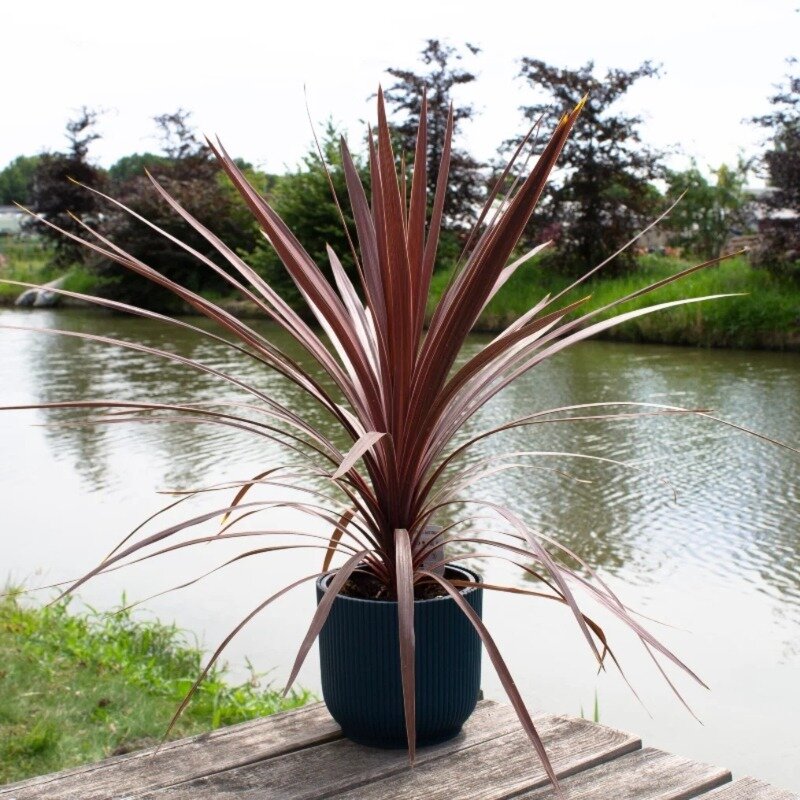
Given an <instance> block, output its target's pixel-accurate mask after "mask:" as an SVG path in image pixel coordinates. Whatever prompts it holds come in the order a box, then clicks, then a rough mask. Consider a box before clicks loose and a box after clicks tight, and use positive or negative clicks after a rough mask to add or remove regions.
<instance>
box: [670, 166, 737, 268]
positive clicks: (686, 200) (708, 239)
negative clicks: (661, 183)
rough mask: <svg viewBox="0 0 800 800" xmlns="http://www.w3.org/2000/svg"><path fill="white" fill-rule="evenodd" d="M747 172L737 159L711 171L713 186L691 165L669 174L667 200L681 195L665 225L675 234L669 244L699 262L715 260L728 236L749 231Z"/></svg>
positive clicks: (675, 198)
mask: <svg viewBox="0 0 800 800" xmlns="http://www.w3.org/2000/svg"><path fill="white" fill-rule="evenodd" d="M748 171H749V165H748V164H747V163H746V162H744V161H742V160H741V159H740V160H739V162H738V164H737V165H736V166H734V167H729V166H728V165H727V164H722V165H721V166H720V167H718V168H717V169H714V170H711V174H712V175H713V176H714V178H715V182H714V183H711V182H710V181H709V180H708V179H707V178H706V176H705V175H703V173H702V172H701V171H700V170H699V169H698V168H697V164H695V163H694V162H693V163H692V166H691V167H690V168H689V169H687V170H685V171H683V172H669V173H668V175H667V185H668V189H667V198H668V199H669V200H670V201H672V200H677V198H678V197H679V196H680V195H681V194H684V192H685V194H684V196H683V199H682V200H681V201H680V203H678V205H677V206H676V207H675V209H674V210H673V211H672V212H671V213H670V215H669V222H668V223H667V224H668V226H669V227H670V229H671V230H674V231H675V234H674V236H673V237H672V239H671V244H673V245H676V246H679V247H683V248H685V249H686V250H688V251H690V252H691V253H693V254H694V255H696V256H699V257H700V258H704V259H708V258H717V257H718V256H719V255H721V254H722V251H723V248H724V247H725V244H726V242H727V241H728V239H730V237H731V236H732V235H734V234H742V233H745V232H746V231H747V230H748V227H749V220H748V218H747V213H746V207H747V203H748V200H749V197H750V196H749V194H748V193H747V192H746V191H745V182H746V180H747V173H748Z"/></svg>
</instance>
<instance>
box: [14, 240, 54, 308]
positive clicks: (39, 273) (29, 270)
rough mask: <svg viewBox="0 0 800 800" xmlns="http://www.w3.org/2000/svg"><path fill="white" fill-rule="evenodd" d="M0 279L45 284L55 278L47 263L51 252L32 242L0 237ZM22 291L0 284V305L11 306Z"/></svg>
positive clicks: (16, 287) (15, 287)
mask: <svg viewBox="0 0 800 800" xmlns="http://www.w3.org/2000/svg"><path fill="white" fill-rule="evenodd" d="M0 256H1V257H2V258H0V278H4V279H6V280H12V281H24V282H26V283H46V282H47V281H51V280H53V279H54V278H55V277H57V274H58V273H57V272H55V271H54V270H53V269H52V268H51V267H50V266H49V262H50V259H51V257H52V254H51V252H50V251H49V250H48V249H47V248H46V247H45V246H43V245H41V244H40V243H39V242H36V241H34V240H20V239H16V238H14V237H10V236H2V237H0ZM21 291H22V289H20V288H19V287H18V286H9V285H8V284H4V283H0V305H3V306H10V305H13V303H14V300H16V299H17V296H18V295H19V294H20V292H21Z"/></svg>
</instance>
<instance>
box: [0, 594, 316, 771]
mask: <svg viewBox="0 0 800 800" xmlns="http://www.w3.org/2000/svg"><path fill="white" fill-rule="evenodd" d="M202 662H203V654H202V653H201V651H200V650H199V649H198V648H197V647H195V646H193V645H192V644H191V643H190V642H189V641H188V639H187V637H186V635H185V634H184V633H183V632H181V631H180V630H178V629H177V628H175V627H174V626H171V625H164V624H162V623H160V622H154V621H149V620H143V619H140V618H138V617H134V616H132V614H131V613H130V611H125V612H122V613H117V614H99V613H95V612H92V611H86V612H82V613H72V612H70V610H69V607H68V604H67V603H59V604H57V605H53V606H49V607H39V606H30V605H27V604H23V603H21V602H20V601H19V599H18V597H16V596H14V595H13V594H10V595H7V596H5V597H3V598H1V599H0V784H4V783H7V782H10V781H16V780H21V779H23V778H26V777H28V776H31V775H39V774H42V773H45V772H52V771H54V770H59V769H64V768H67V767H71V766H76V765H78V764H83V763H86V762H90V761H95V760H98V759H101V758H104V757H106V756H109V755H112V754H118V753H123V752H128V751H130V750H134V749H138V748H140V747H145V746H148V745H152V744H157V743H158V742H159V741H160V740H161V737H162V736H163V734H164V731H165V730H166V727H167V725H168V723H169V720H170V719H171V717H172V714H173V713H174V712H175V709H176V708H177V706H178V704H179V703H180V701H181V700H182V699H183V697H184V695H185V694H186V692H187V691H188V689H189V687H190V686H191V684H192V683H193V681H194V679H195V678H196V677H197V675H198V673H199V671H200V669H201V665H202ZM251 671H252V670H251ZM311 699H313V698H312V696H311V694H310V693H309V692H307V691H304V690H298V691H296V692H292V693H291V694H290V695H289V696H288V697H287V698H286V699H283V698H282V697H281V696H280V693H279V692H277V691H275V690H273V689H271V688H270V687H269V685H267V686H264V685H263V684H262V682H261V680H260V678H259V676H258V675H256V674H255V673H253V676H252V679H251V680H250V681H247V682H245V683H242V684H239V685H232V684H229V683H228V682H227V681H226V680H225V672H224V669H214V670H213V671H212V672H211V673H210V674H209V676H208V679H207V680H206V681H205V682H204V683H203V684H202V685H201V688H200V689H199V690H198V692H197V694H196V696H195V699H194V700H193V701H192V703H191V704H190V705H189V707H188V708H187V709H186V711H185V713H184V715H183V716H182V717H181V719H180V720H179V721H178V723H177V724H176V726H175V728H174V729H173V733H172V737H171V738H174V737H180V736H189V735H192V734H195V733H200V732H202V731H206V730H209V729H211V728H216V727H219V726H221V725H230V724H232V723H235V722H242V721H244V720H248V719H252V718H253V717H259V716H263V715H266V714H272V713H274V712H276V711H283V710H285V709H288V708H295V707H297V706H301V705H303V704H305V703H306V702H308V701H309V700H311Z"/></svg>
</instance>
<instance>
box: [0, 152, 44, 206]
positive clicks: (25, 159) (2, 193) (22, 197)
mask: <svg viewBox="0 0 800 800" xmlns="http://www.w3.org/2000/svg"><path fill="white" fill-rule="evenodd" d="M40 158H41V157H40V156H17V157H16V158H15V159H14V160H13V161H12V162H11V163H10V164H9V165H8V166H7V167H6V168H5V169H3V170H2V171H0V205H11V204H12V203H22V205H27V204H29V203H30V202H31V200H32V193H33V176H34V174H35V172H36V167H37V166H38V165H39V161H40Z"/></svg>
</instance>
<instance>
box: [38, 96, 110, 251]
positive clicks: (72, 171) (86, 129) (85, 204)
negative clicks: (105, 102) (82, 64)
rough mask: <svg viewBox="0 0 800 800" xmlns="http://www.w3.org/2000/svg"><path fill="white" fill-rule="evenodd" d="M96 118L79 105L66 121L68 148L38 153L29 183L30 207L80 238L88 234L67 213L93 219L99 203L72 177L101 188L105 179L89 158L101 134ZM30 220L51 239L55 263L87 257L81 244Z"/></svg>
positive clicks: (102, 172)
mask: <svg viewBox="0 0 800 800" xmlns="http://www.w3.org/2000/svg"><path fill="white" fill-rule="evenodd" d="M97 119H98V113H97V112H96V111H92V110H91V109H88V108H87V107H86V106H84V107H83V108H81V109H80V111H79V112H78V115H77V116H76V117H75V118H74V119H71V120H69V121H68V122H67V126H66V128H67V133H66V136H67V140H68V142H69V149H68V151H67V152H66V153H43V154H42V155H41V156H39V159H38V162H37V164H36V168H35V170H34V173H33V181H32V184H31V196H30V201H31V205H32V206H33V210H34V211H36V212H37V213H38V214H40V215H41V216H43V217H44V218H45V219H46V220H47V221H48V222H52V223H53V224H54V225H58V226H59V227H61V228H63V229H64V230H66V231H68V232H70V233H72V234H75V235H76V236H78V237H80V238H83V239H87V238H90V236H89V234H87V233H86V232H85V231H84V229H83V228H82V227H81V226H80V224H79V223H78V222H76V221H75V220H74V219H73V218H72V216H70V214H75V215H76V216H78V217H80V218H81V219H83V220H84V221H85V222H87V223H96V222H97V221H98V218H97V215H98V208H99V204H98V199H97V197H96V195H94V194H92V193H91V192H89V191H87V190H86V189H84V188H82V187H80V186H78V185H76V184H75V183H74V181H77V182H78V183H82V184H85V185H86V186H91V187H93V188H96V189H102V188H104V186H105V182H106V174H105V172H104V171H103V170H102V169H101V168H100V167H96V166H94V165H93V164H91V163H90V162H89V160H88V157H89V148H90V146H91V144H92V142H94V141H95V140H97V139H99V138H100V134H99V133H98V132H97V127H96V126H97ZM32 224H33V226H34V228H35V230H36V231H37V232H39V233H41V234H42V235H43V236H45V237H47V238H48V239H50V240H51V241H52V243H53V246H54V248H55V256H54V261H55V263H56V264H60V265H67V264H72V263H76V262H77V263H83V262H84V261H85V260H86V258H87V254H88V252H89V251H88V250H87V249H86V248H84V247H83V246H82V245H80V244H78V243H77V242H74V241H72V240H71V239H69V238H67V237H66V236H64V235H63V234H61V233H59V232H58V231H54V230H53V229H52V228H49V227H47V226H46V225H42V224H41V223H37V222H33V223H32Z"/></svg>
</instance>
